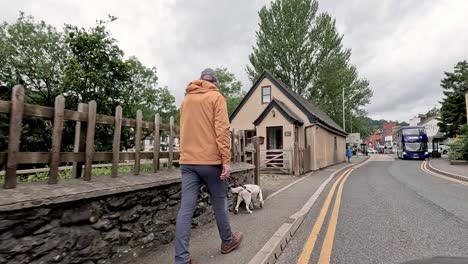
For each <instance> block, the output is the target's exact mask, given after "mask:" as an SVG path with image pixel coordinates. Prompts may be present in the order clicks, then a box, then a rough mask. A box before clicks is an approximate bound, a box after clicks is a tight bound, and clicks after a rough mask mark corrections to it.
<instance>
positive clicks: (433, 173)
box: [421, 160, 468, 186]
mask: <svg viewBox="0 0 468 264" xmlns="http://www.w3.org/2000/svg"><path fill="white" fill-rule="evenodd" d="M427 163H428V161H427V160H425V161H423V162H422V163H421V170H422V171H424V172H426V173H428V174H430V175H432V176H435V177H438V178H441V179H444V180H447V181H451V182H455V183H458V184H461V185H464V186H468V182H465V181H460V180H457V179H454V178H450V177H447V176H445V175H441V174H438V173H435V172H433V171H431V170H429V169H428V168H427Z"/></svg>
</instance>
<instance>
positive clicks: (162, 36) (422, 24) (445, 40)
mask: <svg viewBox="0 0 468 264" xmlns="http://www.w3.org/2000/svg"><path fill="white" fill-rule="evenodd" d="M268 3H269V1H268V0H261V1H260V0H259V1H250V0H241V1H229V0H220V1H208V0H198V1H184V0H164V1H163V0H158V1H154V0H153V1H150V0H142V1H136V2H135V1H112V0H101V1H91V0H81V1H59V0H43V1H34V0H24V1H14V2H12V1H7V0H0V20H6V21H9V22H12V21H14V20H15V19H16V17H17V15H18V11H19V10H23V11H25V12H26V13H27V14H31V15H33V16H34V17H36V18H37V19H42V20H45V21H47V22H48V23H51V24H53V25H54V26H56V27H58V28H61V27H62V26H63V24H65V23H69V24H75V25H79V26H84V27H88V26H93V25H94V24H95V21H96V19H105V18H106V17H107V15H108V14H112V15H114V16H116V17H118V18H119V19H118V20H117V21H115V22H113V23H112V24H111V26H110V30H111V32H112V34H113V36H114V37H115V38H116V39H117V40H118V41H119V45H120V47H121V48H122V49H123V50H124V51H125V53H126V55H128V56H130V55H136V56H137V57H138V58H139V59H140V60H142V62H143V63H144V64H146V65H147V66H155V67H156V68H157V69H158V76H159V79H160V80H159V81H160V85H162V86H166V85H167V86H168V87H169V89H170V90H171V91H172V93H173V94H174V95H175V96H176V101H177V103H180V101H181V99H182V96H183V90H184V88H185V86H186V84H187V83H188V82H189V81H191V80H192V79H194V78H197V77H198V74H199V72H200V71H201V70H202V69H203V68H205V67H217V66H223V67H227V68H228V69H229V70H231V71H232V72H234V73H235V75H236V76H237V77H238V78H239V79H240V80H241V81H242V83H243V85H244V89H248V88H250V81H249V80H248V78H247V74H246V73H245V66H246V65H247V64H248V55H249V53H250V52H251V49H252V46H253V45H254V44H255V31H256V30H257V28H258V15H257V12H258V10H260V8H261V7H262V6H263V5H265V4H268ZM319 3H320V10H321V11H327V12H329V13H331V14H332V15H333V16H334V17H335V18H336V20H337V26H338V29H339V31H340V32H341V33H343V34H344V40H343V41H344V45H345V47H347V48H350V49H352V57H351V60H352V62H353V63H354V64H356V65H357V67H358V70H359V72H360V76H361V77H363V78H367V79H368V80H369V81H370V83H371V86H372V88H373V90H374V97H373V98H372V100H371V104H370V105H369V106H368V107H367V110H368V112H369V114H370V115H371V117H374V118H379V119H380V118H385V119H398V120H408V119H409V118H410V117H411V116H413V115H416V114H418V113H423V112H426V111H427V110H429V109H430V108H432V107H433V106H434V105H435V104H437V102H438V101H439V100H440V99H441V98H442V92H441V88H440V80H441V79H442V78H443V72H444V71H451V70H452V68H453V66H454V65H455V64H456V63H457V62H458V61H460V60H463V59H466V57H463V56H464V55H465V54H467V52H468V45H466V43H467V41H468V34H464V33H465V32H467V30H468V24H466V23H464V22H465V21H464V20H465V19H464V18H465V12H464V10H467V8H468V2H467V1H464V0H450V1H437V0H428V1H420V0H400V1H394V0H381V1H374V0H347V1H340V0H327V1H325V0H322V1H319Z"/></svg>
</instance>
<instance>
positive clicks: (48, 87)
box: [0, 13, 68, 151]
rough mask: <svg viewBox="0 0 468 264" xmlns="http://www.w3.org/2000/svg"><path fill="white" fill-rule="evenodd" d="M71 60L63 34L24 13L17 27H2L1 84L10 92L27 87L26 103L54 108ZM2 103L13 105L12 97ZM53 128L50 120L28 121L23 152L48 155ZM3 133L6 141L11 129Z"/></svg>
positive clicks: (1, 143) (3, 144)
mask: <svg viewBox="0 0 468 264" xmlns="http://www.w3.org/2000/svg"><path fill="white" fill-rule="evenodd" d="M67 57H68V51H67V48H66V45H65V43H64V35H63V33H61V32H58V31H57V30H56V29H55V28H54V27H52V26H50V25H47V24H46V23H45V22H44V21H40V22H36V21H34V19H33V18H32V17H31V16H25V15H24V13H20V15H19V17H18V19H17V21H16V22H15V23H14V24H11V25H10V24H7V23H3V24H2V25H1V26H0V65H2V67H0V82H2V83H3V84H4V85H5V86H6V88H7V89H9V90H10V92H11V88H12V87H13V86H14V85H16V84H19V83H20V84H23V85H24V86H25V88H26V91H25V102H26V103H32V104H38V105H43V106H53V104H54V100H55V96H57V95H58V94H59V93H60V91H59V89H58V85H59V84H60V83H61V78H62V73H63V69H64V67H65V62H66V60H67ZM2 97H5V96H2ZM2 99H3V100H8V101H9V100H10V99H11V97H10V96H6V98H2ZM2 123H3V122H2ZM6 123H8V122H6ZM50 128H51V121H50V120H45V119H42V118H35V117H24V118H23V131H22V136H21V143H20V150H21V151H26V150H27V151H48V150H49V149H50V145H51V136H52V135H51V129H50ZM0 129H1V132H0V133H1V134H2V135H5V136H4V137H5V138H6V136H7V135H8V128H7V127H6V128H5V127H4V126H0ZM6 144H7V141H6V140H0V149H6V148H7V145H6Z"/></svg>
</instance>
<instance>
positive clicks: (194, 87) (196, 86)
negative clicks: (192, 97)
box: [185, 80, 219, 94]
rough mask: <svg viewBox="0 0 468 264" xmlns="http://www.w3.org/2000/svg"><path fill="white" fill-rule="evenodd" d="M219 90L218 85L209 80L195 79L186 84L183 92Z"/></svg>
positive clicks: (196, 92)
mask: <svg viewBox="0 0 468 264" xmlns="http://www.w3.org/2000/svg"><path fill="white" fill-rule="evenodd" d="M211 91H215V92H219V90H218V87H216V85H214V84H213V83H211V82H208V81H205V80H195V81H192V82H191V83H189V84H188V85H187V88H186V89H185V92H186V93H187V94H198V93H207V92H211Z"/></svg>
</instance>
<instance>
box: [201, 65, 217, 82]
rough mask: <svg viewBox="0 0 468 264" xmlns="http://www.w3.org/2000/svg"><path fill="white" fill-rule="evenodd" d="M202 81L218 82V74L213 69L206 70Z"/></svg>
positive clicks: (202, 74)
mask: <svg viewBox="0 0 468 264" xmlns="http://www.w3.org/2000/svg"><path fill="white" fill-rule="evenodd" d="M200 80H205V81H209V82H216V81H218V79H217V78H216V72H215V71H214V70H213V69H211V68H206V69H204V70H203V71H202V72H201V75H200Z"/></svg>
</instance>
